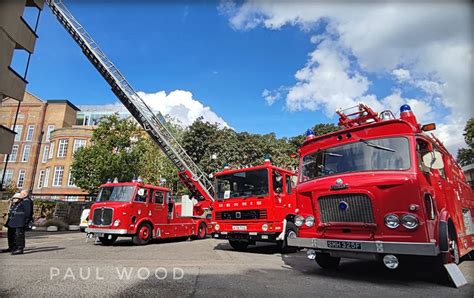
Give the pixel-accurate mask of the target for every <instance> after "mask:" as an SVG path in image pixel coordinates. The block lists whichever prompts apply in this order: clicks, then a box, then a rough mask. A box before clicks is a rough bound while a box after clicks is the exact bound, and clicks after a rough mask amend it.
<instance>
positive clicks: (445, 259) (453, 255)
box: [440, 225, 461, 265]
mask: <svg viewBox="0 0 474 298" xmlns="http://www.w3.org/2000/svg"><path fill="white" fill-rule="evenodd" d="M444 237H446V238H445V239H443V241H444V242H445V243H446V248H447V252H442V253H441V255H440V257H441V263H442V265H444V264H450V263H454V264H459V263H460V260H461V258H460V257H459V247H458V243H457V238H456V231H454V230H453V228H452V227H449V225H448V229H447V232H446V234H445V236H444Z"/></svg>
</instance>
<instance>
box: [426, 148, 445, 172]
mask: <svg viewBox="0 0 474 298" xmlns="http://www.w3.org/2000/svg"><path fill="white" fill-rule="evenodd" d="M423 165H424V166H425V167H427V168H430V169H435V170H440V169H442V168H444V162H443V156H442V155H441V153H439V152H438V151H432V152H428V153H426V154H425V155H423Z"/></svg>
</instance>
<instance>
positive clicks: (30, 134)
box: [26, 125, 35, 141]
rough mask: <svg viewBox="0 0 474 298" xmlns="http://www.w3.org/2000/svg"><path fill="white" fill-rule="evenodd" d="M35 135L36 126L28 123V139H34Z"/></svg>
mask: <svg viewBox="0 0 474 298" xmlns="http://www.w3.org/2000/svg"><path fill="white" fill-rule="evenodd" d="M34 135H35V126H34V125H28V133H27V134H26V140H27V141H33V136H34Z"/></svg>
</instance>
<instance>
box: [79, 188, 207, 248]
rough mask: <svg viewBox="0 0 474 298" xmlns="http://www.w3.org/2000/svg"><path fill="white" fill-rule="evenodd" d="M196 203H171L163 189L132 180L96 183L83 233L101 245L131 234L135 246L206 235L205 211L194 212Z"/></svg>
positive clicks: (197, 237) (165, 189)
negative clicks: (87, 222) (98, 185)
mask: <svg viewBox="0 0 474 298" xmlns="http://www.w3.org/2000/svg"><path fill="white" fill-rule="evenodd" d="M198 206H199V205H198V204H194V203H193V201H192V200H190V199H188V198H186V197H183V199H182V202H181V203H175V202H174V201H173V200H172V199H171V198H170V195H169V189H167V188H163V187H158V186H153V185H149V184H144V183H141V182H135V181H134V182H123V183H110V182H109V183H106V184H103V185H102V186H100V191H99V195H98V196H97V202H96V203H95V204H94V205H92V207H91V211H90V215H89V217H90V220H89V227H88V228H87V229H86V232H87V233H92V234H94V235H95V236H96V237H98V239H99V240H100V242H102V244H104V245H110V244H113V243H114V242H115V240H117V237H119V236H121V237H122V236H123V237H132V240H133V243H134V244H137V245H143V244H147V243H148V242H150V240H152V239H163V238H175V237H192V238H195V239H202V238H205V237H206V235H207V229H208V227H210V219H209V218H207V214H203V215H200V214H199V215H198V214H197V212H200V210H199V209H198ZM209 215H210V214H209Z"/></svg>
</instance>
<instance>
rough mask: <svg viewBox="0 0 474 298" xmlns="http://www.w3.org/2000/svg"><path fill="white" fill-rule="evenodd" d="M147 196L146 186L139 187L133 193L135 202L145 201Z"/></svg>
mask: <svg viewBox="0 0 474 298" xmlns="http://www.w3.org/2000/svg"><path fill="white" fill-rule="evenodd" d="M147 198H148V189H147V188H139V189H138V190H137V194H136V195H135V200H134V201H135V202H141V203H146V201H147Z"/></svg>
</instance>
